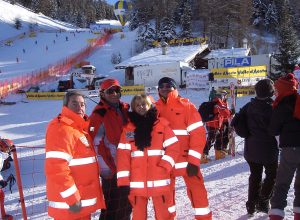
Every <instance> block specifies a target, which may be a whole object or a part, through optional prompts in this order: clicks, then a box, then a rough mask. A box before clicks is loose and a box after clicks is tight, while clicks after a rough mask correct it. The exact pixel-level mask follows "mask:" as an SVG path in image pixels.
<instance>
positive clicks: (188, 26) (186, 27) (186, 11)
mask: <svg viewBox="0 0 300 220" xmlns="http://www.w3.org/2000/svg"><path fill="white" fill-rule="evenodd" d="M180 20H181V22H180V24H181V34H180V36H181V37H182V38H189V37H192V23H191V21H192V7H191V3H190V2H188V1H186V2H185V3H184V6H183V12H182V15H181V19H180Z"/></svg>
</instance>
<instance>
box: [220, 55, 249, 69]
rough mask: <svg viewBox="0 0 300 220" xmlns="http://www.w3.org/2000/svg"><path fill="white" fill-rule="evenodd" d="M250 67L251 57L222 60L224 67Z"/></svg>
mask: <svg viewBox="0 0 300 220" xmlns="http://www.w3.org/2000/svg"><path fill="white" fill-rule="evenodd" d="M240 66H251V57H232V58H225V59H224V67H225V68H230V67H240Z"/></svg>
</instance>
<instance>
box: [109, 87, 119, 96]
mask: <svg viewBox="0 0 300 220" xmlns="http://www.w3.org/2000/svg"><path fill="white" fill-rule="evenodd" d="M105 93H106V94H108V95H112V94H114V93H117V94H119V93H121V89H120V88H110V89H107V90H105Z"/></svg>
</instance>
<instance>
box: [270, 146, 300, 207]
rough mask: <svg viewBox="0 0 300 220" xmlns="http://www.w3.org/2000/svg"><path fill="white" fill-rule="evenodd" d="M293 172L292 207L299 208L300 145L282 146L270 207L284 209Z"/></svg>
mask: <svg viewBox="0 0 300 220" xmlns="http://www.w3.org/2000/svg"><path fill="white" fill-rule="evenodd" d="M295 174H296V177H295V183H294V189H295V199H294V204H293V205H294V208H295V207H298V208H300V147H297V148H292V147H290V148H282V150H281V153H280V163H279V167H278V171H277V177H276V183H275V189H274V195H273V197H272V199H271V208H272V209H281V210H284V208H285V207H286V206H287V200H286V199H287V194H288V191H289V189H290V185H291V183H292V181H293V178H294V175H295Z"/></svg>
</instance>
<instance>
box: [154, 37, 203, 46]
mask: <svg viewBox="0 0 300 220" xmlns="http://www.w3.org/2000/svg"><path fill="white" fill-rule="evenodd" d="M207 40H208V37H193V38H180V39H176V38H175V39H171V40H169V41H167V43H168V44H169V45H171V44H183V43H194V42H196V41H198V42H199V43H200V44H205V43H206V41H207ZM159 44H160V42H159V41H157V40H156V41H153V42H152V45H154V46H158V45H159Z"/></svg>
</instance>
